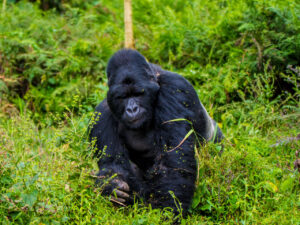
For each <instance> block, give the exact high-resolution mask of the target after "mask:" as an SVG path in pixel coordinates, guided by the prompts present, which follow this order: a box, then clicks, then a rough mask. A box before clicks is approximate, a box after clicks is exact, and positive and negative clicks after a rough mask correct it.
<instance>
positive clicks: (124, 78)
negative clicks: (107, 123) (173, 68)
mask: <svg viewBox="0 0 300 225" xmlns="http://www.w3.org/2000/svg"><path fill="white" fill-rule="evenodd" d="M107 77H108V86H109V91H108V93H107V101H108V105H109V107H110V109H111V111H112V113H113V115H114V116H115V117H116V118H117V120H118V121H119V122H121V123H122V124H123V125H124V126H125V127H126V128H128V129H141V128H143V127H146V126H148V125H149V124H150V123H151V120H152V118H153V111H154V108H153V107H154V104H155V100H156V96H157V92H158V90H159V85H158V83H157V81H156V76H155V74H154V72H153V71H152V69H151V66H150V65H149V64H148V63H147V61H146V59H145V58H144V56H142V55H141V54H140V53H139V52H137V51H135V50H130V49H123V50H120V51H118V52H116V53H115V54H114V55H113V56H112V57H111V59H110V60H109V62H108V66H107Z"/></svg>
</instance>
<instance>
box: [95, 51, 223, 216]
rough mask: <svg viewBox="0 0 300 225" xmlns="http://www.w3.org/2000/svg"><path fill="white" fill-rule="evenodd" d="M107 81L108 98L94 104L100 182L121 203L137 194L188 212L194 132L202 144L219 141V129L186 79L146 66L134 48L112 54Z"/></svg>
mask: <svg viewBox="0 0 300 225" xmlns="http://www.w3.org/2000/svg"><path fill="white" fill-rule="evenodd" d="M107 78H108V86H109V91H108V93H107V98H106V99H104V100H103V101H102V102H101V103H100V104H99V105H98V106H97V107H96V112H95V117H94V119H93V122H92V123H91V130H90V141H91V143H92V146H94V148H95V152H96V156H97V157H98V166H99V173H98V175H97V176H98V180H97V184H98V185H103V187H104V190H103V193H104V194H106V195H112V197H111V199H112V201H115V202H119V203H121V204H130V203H132V202H133V196H137V197H142V198H143V199H144V200H145V201H146V202H148V203H151V205H152V207H171V208H173V210H174V212H175V213H176V214H177V213H179V212H181V211H182V212H183V213H185V212H186V211H187V209H188V207H189V205H190V203H191V200H192V197H193V193H194V188H195V187H194V186H195V179H196V173H197V168H196V160H195V154H194V145H195V144H196V137H195V135H197V140H200V143H201V142H202V143H203V142H205V141H209V140H211V139H214V141H215V142H219V141H220V140H221V139H222V138H223V134H222V132H221V130H220V129H219V128H218V126H217V125H216V123H215V121H214V120H212V119H211V118H210V117H209V115H208V113H207V112H206V110H205V108H204V107H203V105H202V104H201V102H200V101H199V99H198V96H197V94H196V92H195V90H194V88H193V87H192V85H191V84H190V83H189V82H188V81H187V80H186V79H185V78H183V77H182V76H180V75H178V74H176V73H172V72H169V71H165V70H162V69H161V68H160V67H159V66H157V65H154V64H151V63H148V62H147V61H146V59H145V58H144V57H143V56H142V55H141V54H140V53H139V52H137V51H135V50H130V49H123V50H120V51H118V52H117V53H115V54H114V55H113V56H112V57H111V59H110V60H109V62H108V66H107ZM179 118H180V120H175V119H179ZM183 119H185V120H183ZM190 122H191V123H192V126H191V123H190ZM192 128H193V129H194V131H195V132H194V133H193V135H190V136H188V138H186V140H185V137H186V136H187V134H188V133H189V131H190V130H191V129H192ZM174 195H175V196H176V198H174ZM178 201H179V202H180V204H178Z"/></svg>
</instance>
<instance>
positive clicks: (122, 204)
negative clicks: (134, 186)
mask: <svg viewBox="0 0 300 225" xmlns="http://www.w3.org/2000/svg"><path fill="white" fill-rule="evenodd" d="M110 201H111V202H113V203H117V204H119V205H121V206H126V205H125V204H124V203H125V202H126V200H125V199H122V198H114V197H112V196H111V197H110Z"/></svg>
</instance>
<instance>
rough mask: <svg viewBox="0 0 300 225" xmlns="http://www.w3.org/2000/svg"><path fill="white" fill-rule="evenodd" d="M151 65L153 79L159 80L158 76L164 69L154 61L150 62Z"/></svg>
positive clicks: (150, 73)
mask: <svg viewBox="0 0 300 225" xmlns="http://www.w3.org/2000/svg"><path fill="white" fill-rule="evenodd" d="M148 65H149V70H148V71H149V72H148V71H147V72H148V74H149V75H150V76H151V79H153V80H154V81H157V77H158V76H159V75H160V74H161V73H162V72H163V70H162V69H161V68H160V66H158V65H156V64H153V63H148Z"/></svg>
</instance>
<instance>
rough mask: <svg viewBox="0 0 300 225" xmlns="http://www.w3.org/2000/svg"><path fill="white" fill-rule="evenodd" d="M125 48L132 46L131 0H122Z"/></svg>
mask: <svg viewBox="0 0 300 225" xmlns="http://www.w3.org/2000/svg"><path fill="white" fill-rule="evenodd" d="M124 15H125V16H124V23H125V48H134V43H133V30H132V10H131V0H124Z"/></svg>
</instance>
